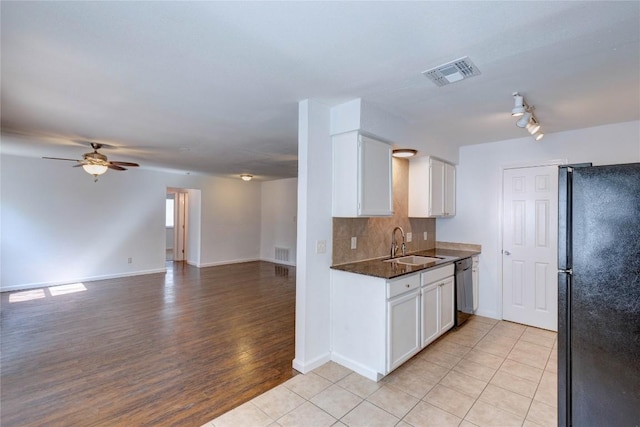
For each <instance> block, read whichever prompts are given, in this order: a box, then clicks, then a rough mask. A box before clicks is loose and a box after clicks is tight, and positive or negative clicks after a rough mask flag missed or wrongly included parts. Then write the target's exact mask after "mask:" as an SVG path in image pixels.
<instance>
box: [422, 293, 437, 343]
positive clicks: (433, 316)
mask: <svg viewBox="0 0 640 427" xmlns="http://www.w3.org/2000/svg"><path fill="white" fill-rule="evenodd" d="M439 288H440V285H439V284H438V283H436V284H433V285H430V286H426V287H424V288H422V348H424V347H425V346H426V345H427V344H429V343H430V342H432V341H433V340H435V339H436V338H438V337H439V336H440V294H439Z"/></svg>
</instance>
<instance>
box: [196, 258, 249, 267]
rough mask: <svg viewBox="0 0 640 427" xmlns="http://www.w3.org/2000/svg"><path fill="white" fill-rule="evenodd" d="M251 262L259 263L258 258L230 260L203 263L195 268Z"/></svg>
mask: <svg viewBox="0 0 640 427" xmlns="http://www.w3.org/2000/svg"><path fill="white" fill-rule="evenodd" d="M252 261H260V258H243V259H230V260H226V261H214V262H203V263H200V264H197V265H196V267H198V268H204V267H216V266H218V265H227V264H241V263H243V262H252Z"/></svg>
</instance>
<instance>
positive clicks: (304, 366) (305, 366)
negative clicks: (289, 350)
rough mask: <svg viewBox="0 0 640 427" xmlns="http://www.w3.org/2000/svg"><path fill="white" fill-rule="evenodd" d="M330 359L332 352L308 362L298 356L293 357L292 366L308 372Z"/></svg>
mask: <svg viewBox="0 0 640 427" xmlns="http://www.w3.org/2000/svg"><path fill="white" fill-rule="evenodd" d="M330 360H331V356H330V354H329V353H325V354H322V355H320V356H318V357H316V358H315V359H312V360H309V361H308V362H304V361H301V360H299V359H297V358H296V359H293V363H292V366H293V369H295V370H296V371H298V372H302V373H303V374H306V373H308V372H311V371H313V370H314V369H316V368H319V367H320V366H322V365H324V364H325V363H327V362H329V361H330Z"/></svg>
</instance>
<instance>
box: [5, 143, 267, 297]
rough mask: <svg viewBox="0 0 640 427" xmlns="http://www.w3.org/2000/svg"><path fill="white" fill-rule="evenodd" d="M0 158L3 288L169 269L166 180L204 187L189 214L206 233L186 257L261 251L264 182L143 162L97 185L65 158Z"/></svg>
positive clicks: (208, 260)
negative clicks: (179, 170)
mask: <svg viewBox="0 0 640 427" xmlns="http://www.w3.org/2000/svg"><path fill="white" fill-rule="evenodd" d="M0 164H1V169H0V171H1V175H0V177H1V180H0V185H1V193H0V202H1V203H0V205H1V206H0V233H1V244H0V250H1V252H0V253H1V260H0V273H1V276H0V289H1V290H3V291H5V290H10V289H20V288H28V287H36V286H45V285H49V284H55V283H70V282H75V281H86V280H92V279H100V278H107V277H118V276H126V275H134V274H144V273H152V272H162V271H164V268H165V259H164V258H165V251H164V248H165V239H166V235H165V199H166V190H167V187H176V188H188V189H193V190H199V192H198V191H192V192H190V197H191V198H192V199H196V201H198V200H197V199H198V196H199V197H200V200H199V201H200V202H201V203H200V204H201V207H200V211H197V209H196V211H195V212H190V213H189V218H190V226H191V227H195V232H197V233H198V235H199V236H201V242H193V240H194V239H191V240H192V241H190V242H189V252H195V253H193V254H192V253H189V254H188V256H189V260H190V262H194V263H195V264H196V265H200V266H206V265H216V264H224V263H228V262H239V261H248V260H255V259H259V257H260V225H261V224H260V221H261V219H260V215H261V196H260V192H261V188H260V183H257V182H250V183H246V182H244V181H241V180H239V179H238V180H233V179H225V178H218V177H212V176H198V175H189V176H187V175H181V174H172V173H164V172H157V171H149V170H144V169H132V170H129V171H126V172H114V171H109V172H107V173H106V174H105V175H103V176H101V177H100V178H99V181H98V182H96V183H94V182H93V179H92V177H91V176H89V175H88V174H86V173H85V172H83V171H82V169H79V168H72V167H70V165H69V164H67V163H65V162H56V161H52V160H43V159H37V158H26V157H18V156H10V155H0ZM192 193H193V194H192ZM190 201H191V200H190ZM198 217H199V219H200V224H199V225H198V224H196V223H194V221H195V219H197V218H198ZM190 231H192V232H194V230H190ZM190 237H193V235H192V234H191V233H190ZM196 240H197V239H196ZM194 245H197V247H195V248H194V247H193V246H194ZM128 258H132V260H133V262H132V263H131V264H128V263H127V259H128Z"/></svg>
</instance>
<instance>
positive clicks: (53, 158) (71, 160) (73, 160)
mask: <svg viewBox="0 0 640 427" xmlns="http://www.w3.org/2000/svg"><path fill="white" fill-rule="evenodd" d="M43 159H47V160H67V161H70V162H78V161H79V160H76V159H61V158H60V157H43Z"/></svg>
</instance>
